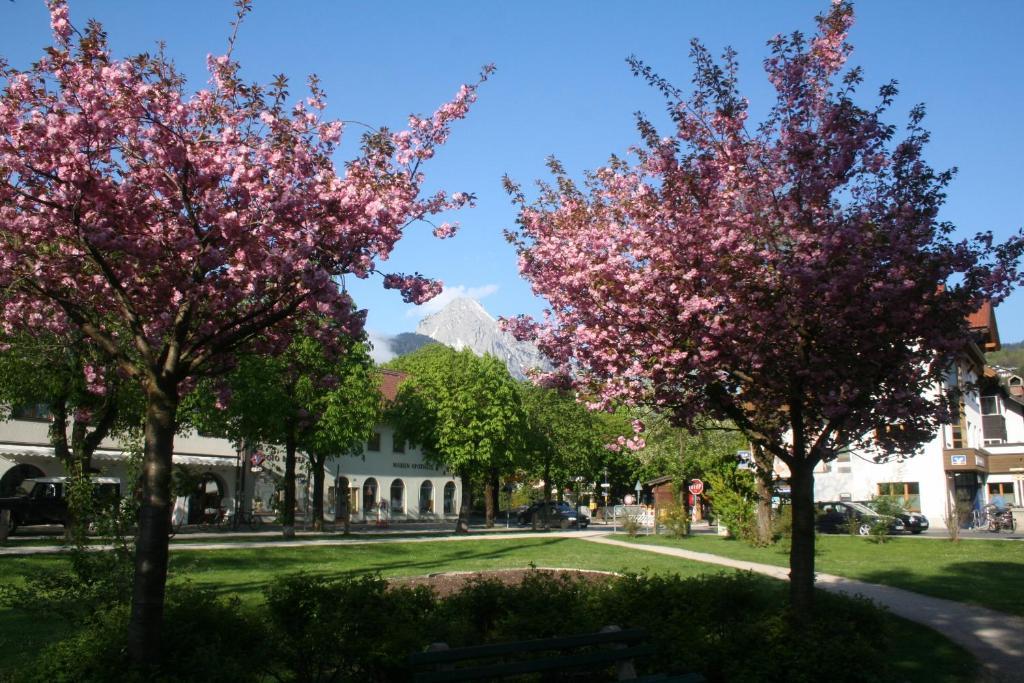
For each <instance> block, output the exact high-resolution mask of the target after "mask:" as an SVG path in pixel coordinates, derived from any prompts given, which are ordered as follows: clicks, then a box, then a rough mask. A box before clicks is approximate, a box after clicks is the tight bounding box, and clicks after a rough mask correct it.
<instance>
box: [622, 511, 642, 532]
mask: <svg viewBox="0 0 1024 683" xmlns="http://www.w3.org/2000/svg"><path fill="white" fill-rule="evenodd" d="M640 529H641V525H640V518H639V517H638V516H637V515H626V516H625V517H624V518H623V520H622V530H623V531H625V532H626V533H627V534H629V535H630V536H636V535H637V534H639V533H640Z"/></svg>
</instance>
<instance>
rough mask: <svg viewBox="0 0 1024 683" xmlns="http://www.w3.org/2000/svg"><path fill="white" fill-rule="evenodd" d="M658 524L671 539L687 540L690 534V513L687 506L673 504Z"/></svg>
mask: <svg viewBox="0 0 1024 683" xmlns="http://www.w3.org/2000/svg"><path fill="white" fill-rule="evenodd" d="M658 523H659V524H660V525H662V526H664V528H665V534H666V535H668V536H669V537H670V538H685V537H686V536H689V534H690V513H689V511H688V510H687V509H686V506H684V505H679V504H678V503H676V504H673V505H672V506H670V507H668V508H667V509H666V510H665V514H663V515H662V516H661V519H660V520H658Z"/></svg>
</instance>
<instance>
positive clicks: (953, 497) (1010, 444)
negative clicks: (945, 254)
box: [814, 306, 1024, 527]
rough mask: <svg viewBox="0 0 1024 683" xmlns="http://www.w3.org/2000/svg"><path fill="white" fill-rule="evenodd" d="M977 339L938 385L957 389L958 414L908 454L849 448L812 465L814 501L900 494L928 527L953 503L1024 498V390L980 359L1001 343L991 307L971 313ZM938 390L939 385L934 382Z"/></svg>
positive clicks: (946, 514)
mask: <svg viewBox="0 0 1024 683" xmlns="http://www.w3.org/2000/svg"><path fill="white" fill-rule="evenodd" d="M971 323H972V328H974V330H975V331H976V332H978V334H979V336H978V340H979V341H978V343H972V344H970V345H969V347H968V349H967V350H966V351H965V353H964V354H963V355H962V356H961V357H960V359H959V360H958V361H957V363H956V365H955V367H954V368H951V369H950V372H949V374H948V376H947V384H946V386H945V387H943V388H942V390H944V391H948V390H951V389H952V390H955V391H956V394H957V395H959V397H960V400H959V416H957V419H955V421H954V422H953V424H947V425H942V426H941V427H940V428H939V430H938V433H936V435H935V438H934V439H932V441H930V442H929V443H927V444H925V446H924V447H923V448H922V449H921V450H920V451H919V452H918V453H917V454H916V455H915V456H914V457H911V458H902V459H896V460H888V461H885V462H881V463H879V462H876V457H877V456H879V455H884V454H880V453H878V452H874V451H870V450H863V451H862V450H853V451H850V452H846V453H843V454H841V455H840V456H839V458H837V459H836V460H834V461H832V462H829V463H822V464H820V465H819V466H818V468H817V469H816V471H815V487H814V497H815V500H817V501H838V500H854V501H856V500H870V499H872V498H874V497H876V496H880V495H885V496H895V497H897V498H901V499H902V501H903V505H904V507H906V508H907V509H909V510H912V511H914V512H921V513H923V514H924V515H925V516H926V517H928V519H929V522H930V523H931V526H933V527H944V526H945V525H946V523H947V518H949V517H951V510H952V509H953V507H954V505H955V504H956V503H957V502H961V503H965V504H967V505H969V506H970V507H972V508H978V507H980V506H983V505H985V504H987V503H989V502H991V501H993V500H996V501H997V502H998V500H999V499H1001V500H1002V502H1003V503H1005V504H1008V505H1021V503H1022V501H1024V394H1022V387H1021V378H1020V377H1017V376H1015V375H1012V374H1010V373H1007V372H1000V371H997V370H996V369H993V368H990V367H987V366H986V365H985V357H984V353H983V351H994V350H997V349H998V348H999V336H998V330H997V329H996V326H995V318H994V316H993V314H992V312H991V309H990V308H989V307H987V306H986V307H985V308H983V309H982V310H981V311H979V312H978V314H976V315H975V316H972V319H971ZM937 390H938V389H937Z"/></svg>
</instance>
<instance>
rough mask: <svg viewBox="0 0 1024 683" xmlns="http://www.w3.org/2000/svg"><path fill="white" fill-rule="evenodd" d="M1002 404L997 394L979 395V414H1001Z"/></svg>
mask: <svg viewBox="0 0 1024 683" xmlns="http://www.w3.org/2000/svg"><path fill="white" fill-rule="evenodd" d="M1002 413H1003V411H1002V405H1001V403H1000V401H999V397H998V396H982V397H981V414H982V415H1002Z"/></svg>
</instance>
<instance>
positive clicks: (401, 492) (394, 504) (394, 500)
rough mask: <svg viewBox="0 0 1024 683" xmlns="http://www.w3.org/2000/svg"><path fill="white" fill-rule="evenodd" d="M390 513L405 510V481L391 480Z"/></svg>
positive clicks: (398, 512)
mask: <svg viewBox="0 0 1024 683" xmlns="http://www.w3.org/2000/svg"><path fill="white" fill-rule="evenodd" d="M390 505H391V513H392V514H402V513H403V512H405V482H403V481H402V480H401V479H395V480H394V481H393V482H391V502H390Z"/></svg>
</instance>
